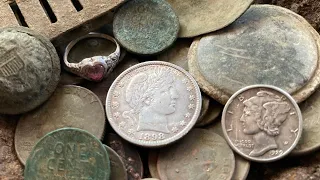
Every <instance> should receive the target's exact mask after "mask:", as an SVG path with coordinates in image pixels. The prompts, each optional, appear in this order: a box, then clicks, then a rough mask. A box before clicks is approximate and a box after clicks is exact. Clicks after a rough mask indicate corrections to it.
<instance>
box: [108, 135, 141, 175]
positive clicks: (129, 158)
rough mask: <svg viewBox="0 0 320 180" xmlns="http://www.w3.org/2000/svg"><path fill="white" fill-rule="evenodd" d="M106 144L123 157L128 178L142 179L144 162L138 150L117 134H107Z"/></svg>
mask: <svg viewBox="0 0 320 180" xmlns="http://www.w3.org/2000/svg"><path fill="white" fill-rule="evenodd" d="M106 144H107V145H108V146H109V147H111V148H112V149H113V150H114V151H116V153H117V154H118V155H119V156H120V157H121V158H122V160H123V162H124V164H125V167H126V169H127V174H128V180H140V179H141V178H142V176H143V164H142V161H141V158H140V155H139V153H138V151H137V150H136V149H135V148H134V147H133V146H131V145H130V144H129V143H127V142H125V141H123V140H122V139H121V138H120V137H119V136H117V135H115V134H107V135H106Z"/></svg>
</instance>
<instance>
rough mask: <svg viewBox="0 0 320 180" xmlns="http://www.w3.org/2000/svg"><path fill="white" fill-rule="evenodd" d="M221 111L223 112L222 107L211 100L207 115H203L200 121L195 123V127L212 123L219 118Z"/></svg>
mask: <svg viewBox="0 0 320 180" xmlns="http://www.w3.org/2000/svg"><path fill="white" fill-rule="evenodd" d="M222 110H223V106H222V105H221V104H219V103H218V102H217V101H215V100H212V99H211V100H210V103H209V107H208V111H207V113H206V114H205V115H204V117H203V118H202V119H200V120H199V121H198V122H197V124H196V126H197V127H202V126H206V125H208V124H210V123H212V122H213V121H215V120H216V119H217V118H218V117H219V115H220V114H221V112H222Z"/></svg>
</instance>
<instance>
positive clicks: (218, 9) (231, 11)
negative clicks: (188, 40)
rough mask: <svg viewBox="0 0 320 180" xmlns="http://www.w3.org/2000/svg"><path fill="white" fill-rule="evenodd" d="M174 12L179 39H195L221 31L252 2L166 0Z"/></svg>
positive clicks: (251, 0)
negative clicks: (179, 27)
mask: <svg viewBox="0 0 320 180" xmlns="http://www.w3.org/2000/svg"><path fill="white" fill-rule="evenodd" d="M168 2H169V3H170V4H171V6H172V7H173V9H174V10H175V11H176V13H177V15H178V17H179V21H180V26H181V30H180V32H179V37H195V36H198V35H201V34H205V33H209V32H213V31H216V30H218V29H221V28H223V27H225V26H227V25H229V24H230V23H232V22H233V21H235V20H236V19H237V18H238V17H239V16H240V15H241V14H243V13H244V12H245V11H246V10H247V9H248V8H249V6H250V5H251V3H252V2H253V0H242V1H233V0H215V1H212V0H201V1H198V0H188V1H185V0H168Z"/></svg>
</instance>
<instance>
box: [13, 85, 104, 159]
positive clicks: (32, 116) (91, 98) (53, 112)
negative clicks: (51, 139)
mask: <svg viewBox="0 0 320 180" xmlns="http://www.w3.org/2000/svg"><path fill="white" fill-rule="evenodd" d="M63 127H74V128H80V129H84V130H86V131H88V132H90V133H92V134H93V135H95V136H96V137H97V138H102V137H103V133H104V129H105V113H104V109H103V105H102V103H101V102H100V100H99V98H98V97H97V96H96V95H95V94H94V93H92V92H91V91H89V90H88V89H86V88H83V87H79V86H73V85H69V86H62V87H59V88H57V90H56V91H55V92H54V94H53V95H52V96H51V98H50V99H49V100H48V101H47V102H46V103H45V104H44V105H43V106H42V107H40V108H37V109H36V110H34V111H31V112H29V113H27V114H24V115H23V116H22V117H21V118H20V120H19V122H18V125H17V129H16V132H15V149H16V151H17V154H18V157H19V159H20V161H21V162H22V164H25V162H26V160H27V158H28V156H29V154H30V152H31V150H32V148H33V146H34V145H35V144H36V142H37V141H38V140H39V139H40V138H41V137H43V136H44V135H46V134H47V133H49V132H51V131H53V130H56V129H59V128H63Z"/></svg>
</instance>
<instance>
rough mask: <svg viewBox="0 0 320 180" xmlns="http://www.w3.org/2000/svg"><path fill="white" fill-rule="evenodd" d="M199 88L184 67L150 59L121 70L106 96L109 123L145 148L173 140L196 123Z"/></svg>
mask: <svg viewBox="0 0 320 180" xmlns="http://www.w3.org/2000/svg"><path fill="white" fill-rule="evenodd" d="M200 110H201V93H200V89H199V87H198V85H197V83H196V82H195V80H194V79H193V78H192V76H191V75H190V74H189V73H188V72H186V71H185V70H184V69H182V68H180V67H178V66H176V65H174V64H171V63H167V62H160V61H153V62H145V63H141V64H138V65H135V66H133V67H131V68H129V69H127V70H126V71H124V72H123V73H122V74H120V76H119V77H118V78H117V79H116V80H115V81H114V83H113V84H112V86H111V88H110V90H109V92H108V95H107V99H106V111H107V117H108V120H109V122H110V125H111V126H112V127H113V129H114V130H115V131H116V132H117V133H118V134H119V135H120V136H121V137H122V138H124V139H126V140H127V141H129V142H131V143H133V144H136V145H140V146H146V147H159V146H164V145H167V144H169V143H172V142H174V141H176V140H178V139H180V138H181V137H183V136H184V135H185V134H186V133H188V132H189V131H190V129H191V128H192V127H193V126H194V124H195V123H196V121H197V119H198V117H199V113H200Z"/></svg>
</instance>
